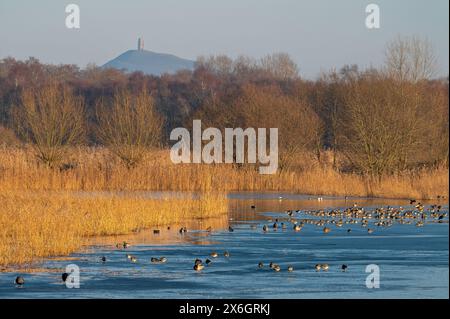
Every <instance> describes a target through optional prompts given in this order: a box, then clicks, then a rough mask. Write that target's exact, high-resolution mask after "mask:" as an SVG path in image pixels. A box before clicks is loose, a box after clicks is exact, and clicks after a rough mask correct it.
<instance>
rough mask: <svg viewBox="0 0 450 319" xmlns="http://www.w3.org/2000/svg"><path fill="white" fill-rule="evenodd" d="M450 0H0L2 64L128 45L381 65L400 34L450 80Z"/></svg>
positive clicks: (77, 56) (66, 59)
mask: <svg viewBox="0 0 450 319" xmlns="http://www.w3.org/2000/svg"><path fill="white" fill-rule="evenodd" d="M69 3H75V4H78V5H79V6H80V10H81V29H79V30H74V29H72V30H69V29H67V28H66V27H65V17H66V13H65V6H66V5H67V4H69ZM369 3H376V4H378V5H379V6H380V9H381V28H380V29H378V30H373V29H372V30H369V29H367V28H366V27H365V23H364V21H365V17H366V13H365V7H366V5H367V4H369ZM448 10H449V2H448V0H433V1H429V0H369V1H364V0H342V1H336V0H314V1H313V0H308V1H306V0H304V1H299V0H226V1H225V0H221V1H218V0H190V1H187V0H142V1H139V0H126V1H124V0H121V1H119V0H68V1H61V0H40V1H32V0H29V1H26V0H1V1H0V58H4V57H6V56H13V57H15V58H17V59H26V58H27V57H29V56H34V57H36V58H38V59H40V60H41V61H43V62H49V63H73V64H78V65H79V66H81V67H84V66H85V65H86V64H87V63H89V62H93V63H96V64H98V65H101V64H103V63H105V62H107V61H108V60H110V59H112V58H114V57H116V56H117V55H119V54H120V53H122V52H124V51H126V50H128V49H134V48H135V47H136V42H137V37H138V36H139V35H142V36H143V37H144V39H145V49H147V50H152V51H156V52H165V53H172V54H175V55H178V56H180V57H183V58H189V59H195V58H196V57H197V56H199V55H207V54H227V55H230V56H232V57H236V56H238V55H239V54H245V55H250V56H253V57H256V58H257V57H261V56H263V55H265V54H268V53H273V52H287V53H289V54H290V55H291V56H292V57H293V59H294V60H295V61H296V62H297V63H298V65H299V67H300V73H301V75H302V76H305V77H307V78H315V77H316V76H317V75H318V74H319V72H320V71H326V70H329V69H330V68H332V67H337V68H339V67H341V66H342V65H344V64H351V63H356V64H358V65H360V66H361V67H367V66H370V65H373V66H378V65H379V64H380V63H381V62H382V60H383V50H384V45H385V43H386V41H388V40H390V39H392V38H393V37H395V36H396V35H399V34H401V35H413V34H417V35H420V36H426V37H428V38H429V39H430V40H431V42H432V43H433V46H434V48H435V51H436V54H437V56H438V61H439V67H440V72H439V75H442V76H446V75H448V68H449V65H448V60H449V42H448V38H449V15H448Z"/></svg>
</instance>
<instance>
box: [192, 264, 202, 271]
mask: <svg viewBox="0 0 450 319" xmlns="http://www.w3.org/2000/svg"><path fill="white" fill-rule="evenodd" d="M203 268H205V266H203V265H202V264H195V265H194V270H195V271H200V270H202V269H203Z"/></svg>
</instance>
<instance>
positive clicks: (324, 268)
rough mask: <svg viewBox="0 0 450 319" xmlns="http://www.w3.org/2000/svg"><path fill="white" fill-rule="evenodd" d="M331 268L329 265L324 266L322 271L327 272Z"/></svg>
mask: <svg viewBox="0 0 450 319" xmlns="http://www.w3.org/2000/svg"><path fill="white" fill-rule="evenodd" d="M329 268H330V267H329V266H328V264H322V269H323V270H325V271H328V269H329Z"/></svg>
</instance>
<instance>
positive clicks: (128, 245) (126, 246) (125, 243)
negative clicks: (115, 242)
mask: <svg viewBox="0 0 450 319" xmlns="http://www.w3.org/2000/svg"><path fill="white" fill-rule="evenodd" d="M122 247H123V248H124V249H127V248H128V247H130V244H129V243H127V242H126V241H124V242H123V243H122Z"/></svg>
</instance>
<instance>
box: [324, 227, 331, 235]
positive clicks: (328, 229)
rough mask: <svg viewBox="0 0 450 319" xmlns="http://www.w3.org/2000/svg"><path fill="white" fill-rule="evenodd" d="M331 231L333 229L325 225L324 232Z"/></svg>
mask: <svg viewBox="0 0 450 319" xmlns="http://www.w3.org/2000/svg"><path fill="white" fill-rule="evenodd" d="M330 231H331V229H330V228H328V227H324V229H323V232H324V233H325V234H328V233H329V232H330Z"/></svg>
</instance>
